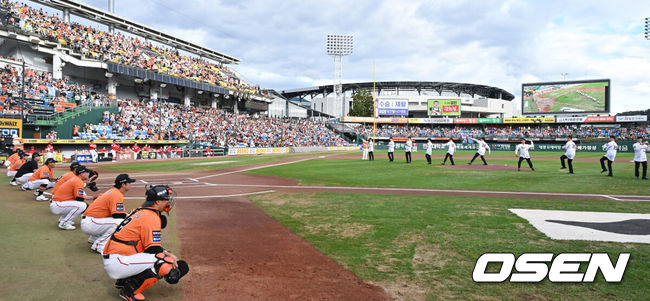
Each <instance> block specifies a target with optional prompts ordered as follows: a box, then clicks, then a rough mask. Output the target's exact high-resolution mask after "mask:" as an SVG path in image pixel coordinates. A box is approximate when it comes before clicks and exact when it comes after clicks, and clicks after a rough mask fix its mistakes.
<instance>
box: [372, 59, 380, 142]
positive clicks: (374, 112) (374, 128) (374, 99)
mask: <svg viewBox="0 0 650 301" xmlns="http://www.w3.org/2000/svg"><path fill="white" fill-rule="evenodd" d="M372 115H373V116H372V117H373V118H372V145H375V136H377V118H379V112H377V96H376V95H375V61H373V62H372Z"/></svg>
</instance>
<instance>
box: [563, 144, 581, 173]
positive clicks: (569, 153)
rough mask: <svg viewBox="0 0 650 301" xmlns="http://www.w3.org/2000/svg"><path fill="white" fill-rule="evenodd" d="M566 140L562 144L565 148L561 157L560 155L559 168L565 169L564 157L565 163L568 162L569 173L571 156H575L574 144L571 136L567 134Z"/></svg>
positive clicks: (571, 171) (571, 169)
mask: <svg viewBox="0 0 650 301" xmlns="http://www.w3.org/2000/svg"><path fill="white" fill-rule="evenodd" d="M567 140H568V141H567V142H566V144H564V146H563V147H562V148H563V149H566V152H565V153H564V155H562V157H560V163H562V167H561V168H560V169H566V165H564V159H568V160H567V161H568V162H567V163H569V173H571V174H572V173H573V158H575V157H576V149H577V147H576V144H575V142H573V137H571V136H569V137H567Z"/></svg>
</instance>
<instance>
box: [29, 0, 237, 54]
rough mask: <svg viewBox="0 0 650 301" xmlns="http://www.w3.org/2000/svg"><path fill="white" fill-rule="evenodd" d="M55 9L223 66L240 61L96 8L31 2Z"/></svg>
mask: <svg viewBox="0 0 650 301" xmlns="http://www.w3.org/2000/svg"><path fill="white" fill-rule="evenodd" d="M31 1H33V2H36V3H39V4H42V5H45V6H49V7H52V8H55V9H60V10H68V11H69V12H70V13H71V14H74V15H77V16H80V17H83V18H86V19H88V20H91V21H94V22H98V23H101V24H104V25H113V26H114V27H115V28H117V29H119V30H122V31H125V32H129V33H132V34H135V35H138V36H141V37H144V38H147V39H150V40H153V41H156V42H159V43H163V44H166V45H170V46H172V47H175V48H177V49H181V50H184V51H187V52H189V53H193V54H196V55H199V56H202V57H205V58H209V59H213V60H215V61H218V62H221V63H224V64H237V63H239V62H240V60H239V59H238V58H236V57H233V56H229V55H227V54H224V53H221V52H218V51H215V50H212V49H209V48H205V47H203V46H200V45H197V44H194V43H192V42H188V41H186V40H183V39H180V38H177V37H174V36H172V35H169V34H166V33H164V32H162V31H159V30H156V29H154V28H152V27H149V26H145V25H142V24H140V23H137V22H133V21H130V20H127V19H124V18H122V17H119V16H117V15H115V14H112V13H110V12H107V11H104V10H101V9H98V8H96V7H93V6H90V5H87V4H83V3H79V2H76V1H69V0H31ZM127 5H128V4H127Z"/></svg>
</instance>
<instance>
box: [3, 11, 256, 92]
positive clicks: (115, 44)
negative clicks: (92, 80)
mask: <svg viewBox="0 0 650 301" xmlns="http://www.w3.org/2000/svg"><path fill="white" fill-rule="evenodd" d="M0 10H3V11H4V12H6V13H8V14H9V15H10V16H11V17H9V18H7V19H6V20H4V23H5V24H7V25H10V26H14V27H16V28H19V29H21V30H23V31H25V32H27V33H30V34H34V35H38V36H40V37H42V38H45V39H47V40H49V41H51V42H55V43H59V44H61V46H62V47H63V48H67V49H69V50H71V51H72V52H74V53H77V54H80V55H84V56H85V57H88V58H93V59H96V60H102V61H110V62H114V63H118V64H123V65H128V66H134V67H139V68H142V69H145V70H149V71H152V72H158V73H164V74H169V75H173V76H178V77H182V78H187V79H191V80H195V81H199V82H205V83H208V84H213V85H220V86H223V87H226V88H230V89H236V90H240V91H244V92H248V93H254V94H261V93H263V91H262V90H261V89H260V88H259V87H257V86H252V85H249V84H247V83H245V82H243V81H242V80H241V79H240V78H238V77H237V76H236V75H235V74H234V72H233V71H232V70H230V69H229V68H227V67H225V66H223V65H219V64H215V63H210V62H208V61H207V60H205V59H202V58H197V57H190V56H186V55H182V54H181V53H179V51H178V50H175V49H171V48H166V47H158V46H156V45H154V44H152V43H151V42H147V41H143V40H141V39H139V38H137V37H131V36H127V35H125V34H123V33H120V32H116V33H113V34H111V33H108V32H105V31H101V30H99V29H97V28H92V27H90V26H85V25H81V24H79V23H75V22H70V23H66V22H64V21H63V19H62V18H61V17H59V15H58V14H54V15H50V14H48V13H47V12H45V11H43V10H42V9H35V8H32V7H30V6H28V5H26V4H23V3H17V2H11V1H2V2H0Z"/></svg>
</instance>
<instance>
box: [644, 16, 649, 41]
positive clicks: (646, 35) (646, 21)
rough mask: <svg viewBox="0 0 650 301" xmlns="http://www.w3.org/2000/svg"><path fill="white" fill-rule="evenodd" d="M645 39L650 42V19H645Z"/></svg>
mask: <svg viewBox="0 0 650 301" xmlns="http://www.w3.org/2000/svg"><path fill="white" fill-rule="evenodd" d="M645 38H646V40H650V18H645Z"/></svg>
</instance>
